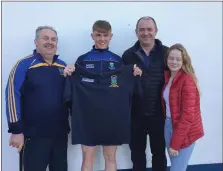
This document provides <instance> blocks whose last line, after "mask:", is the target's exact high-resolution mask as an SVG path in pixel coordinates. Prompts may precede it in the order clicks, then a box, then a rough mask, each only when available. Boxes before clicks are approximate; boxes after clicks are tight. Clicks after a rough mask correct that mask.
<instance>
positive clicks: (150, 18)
mask: <svg viewBox="0 0 223 171" xmlns="http://www.w3.org/2000/svg"><path fill="white" fill-rule="evenodd" d="M141 20H152V21H153V22H154V25H155V28H156V29H158V27H157V24H156V21H155V20H154V18H152V17H150V16H144V17H141V18H140V19H138V21H137V23H136V30H137V29H138V25H139V22H140V21H141Z"/></svg>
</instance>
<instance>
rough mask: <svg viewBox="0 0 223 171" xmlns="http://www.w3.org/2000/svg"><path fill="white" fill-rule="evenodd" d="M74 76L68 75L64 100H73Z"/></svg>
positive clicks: (67, 101) (66, 101)
mask: <svg viewBox="0 0 223 171" xmlns="http://www.w3.org/2000/svg"><path fill="white" fill-rule="evenodd" d="M71 81H72V76H67V77H66V80H65V85H64V92H63V101H64V103H70V102H71V101H72V82H71Z"/></svg>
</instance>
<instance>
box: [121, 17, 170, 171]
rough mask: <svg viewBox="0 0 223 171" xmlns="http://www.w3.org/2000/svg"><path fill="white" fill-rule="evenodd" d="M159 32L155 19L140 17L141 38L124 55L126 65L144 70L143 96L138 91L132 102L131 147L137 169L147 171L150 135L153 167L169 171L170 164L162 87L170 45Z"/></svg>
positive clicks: (138, 29) (135, 169)
mask: <svg viewBox="0 0 223 171" xmlns="http://www.w3.org/2000/svg"><path fill="white" fill-rule="evenodd" d="M157 31H158V29H157V24H156V22H155V20H154V19H153V18H151V17H142V18H140V19H139V20H138V22H137V24H136V35H137V37H138V41H137V42H136V43H135V45H134V46H133V47H131V48H129V49H127V50H126V51H125V52H124V54H123V56H122V57H123V60H124V63H125V64H126V65H127V64H137V66H138V67H139V68H141V69H142V71H143V74H142V78H141V86H142V90H143V95H142V96H139V95H137V94H135V95H134V97H133V101H132V103H133V104H132V128H131V129H132V130H131V134H132V138H131V143H130V149H131V159H132V162H133V171H145V170H146V154H145V150H146V142H147V134H149V140H150V148H151V153H152V170H153V171H165V170H166V165H167V160H166V155H165V140H164V115H163V112H162V106H161V90H162V87H163V84H164V56H165V53H166V51H167V49H168V48H167V47H166V46H164V45H162V42H161V41H160V40H158V39H156V38H155V37H156V34H157Z"/></svg>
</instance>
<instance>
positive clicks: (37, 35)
mask: <svg viewBox="0 0 223 171" xmlns="http://www.w3.org/2000/svg"><path fill="white" fill-rule="evenodd" d="M43 29H49V30H52V31H54V32H55V33H56V37H57V31H56V30H55V29H54V28H53V27H51V26H39V27H37V29H36V36H35V40H37V39H38V38H39V35H40V31H41V30H43ZM57 39H58V37H57Z"/></svg>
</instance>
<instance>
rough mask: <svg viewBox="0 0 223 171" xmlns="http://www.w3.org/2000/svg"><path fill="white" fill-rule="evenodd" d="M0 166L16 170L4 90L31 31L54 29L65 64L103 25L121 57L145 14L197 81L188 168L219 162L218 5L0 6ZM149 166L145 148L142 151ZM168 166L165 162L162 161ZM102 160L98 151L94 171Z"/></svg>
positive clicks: (72, 156)
mask: <svg viewBox="0 0 223 171" xmlns="http://www.w3.org/2000/svg"><path fill="white" fill-rule="evenodd" d="M2 7H3V8H2V64H3V68H2V69H3V70H2V90H3V98H2V99H3V101H2V105H3V109H2V111H3V113H2V115H3V116H2V119H3V120H2V124H3V125H2V126H3V127H2V128H3V129H2V164H3V168H2V169H3V170H4V171H16V170H18V163H19V160H18V154H17V153H16V150H15V149H12V148H11V147H9V146H8V139H9V134H8V133H7V123H6V117H5V103H4V98H5V97H4V90H5V86H6V81H7V79H8V75H9V72H10V70H11V68H12V67H13V65H14V64H15V62H16V61H17V60H19V59H20V58H22V57H24V56H26V55H28V54H30V53H31V52H32V50H33V49H34V48H35V47H34V43H33V40H34V32H35V29H36V27H37V26H40V25H51V26H54V27H55V28H56V29H57V30H58V34H59V49H58V52H59V54H60V57H61V58H62V59H63V60H65V61H66V62H67V63H73V62H74V61H75V60H76V58H77V57H78V56H79V55H81V54H83V53H85V52H86V51H88V50H90V49H91V47H92V43H93V42H92V40H91V37H90V33H91V27H92V24H93V23H94V22H95V21H96V20H98V19H105V20H108V21H109V22H110V23H111V24H112V26H113V33H114V37H113V40H112V42H111V45H110V49H111V50H112V51H113V52H115V53H117V54H119V55H121V54H122V53H123V52H124V50H125V49H127V48H129V47H130V46H132V45H133V43H134V42H135V41H136V36H135V33H134V29H135V24H136V21H137V19H138V18H139V17H141V16H144V15H150V16H152V17H154V18H155V19H156V21H157V24H158V28H159V32H158V38H160V39H161V40H162V41H163V43H164V44H166V45H168V46H170V45H172V44H174V43H176V42H180V43H182V44H184V45H185V47H186V48H187V49H188V51H189V54H190V55H191V58H192V62H193V65H194V67H195V69H196V72H197V76H198V79H199V83H200V87H201V91H202V97H201V109H202V117H203V123H204V129H205V137H204V138H202V139H201V140H199V141H198V143H197V145H196V148H195V151H194V153H193V156H192V158H191V160H190V164H204V163H217V162H222V97H221V95H222V6H221V3H220V2H218V3H217V2H203V3H202V2H191V3H189V2H143V3H142V2H139V3H136V2H131V3H130V2H128V3H127V2H122V3H118V2H104V3H103V2H100V3H96V2H48V3H47V2H45V3H41V2H30V3H28V2H20V3H19V2H3V4H2ZM147 154H148V166H151V157H150V149H149V148H148V149H147ZM68 158H69V171H71V170H73V171H74V170H75V171H79V170H80V165H81V160H82V156H81V150H80V146H71V145H70V146H69V149H68ZM117 158H118V160H117V161H118V168H119V169H126V168H131V166H132V164H131V162H130V151H129V148H128V146H127V145H126V146H121V147H119V148H118V154H117ZM168 164H169V162H168ZM103 166H104V160H103V156H102V151H101V149H99V151H98V155H97V160H96V165H95V170H102V169H103Z"/></svg>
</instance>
